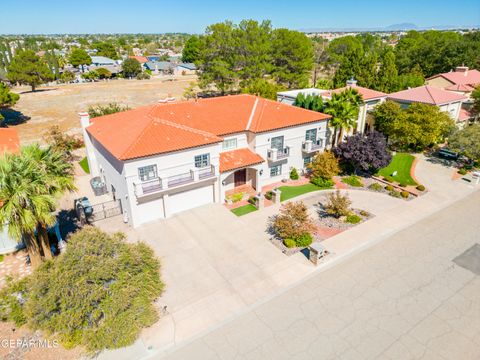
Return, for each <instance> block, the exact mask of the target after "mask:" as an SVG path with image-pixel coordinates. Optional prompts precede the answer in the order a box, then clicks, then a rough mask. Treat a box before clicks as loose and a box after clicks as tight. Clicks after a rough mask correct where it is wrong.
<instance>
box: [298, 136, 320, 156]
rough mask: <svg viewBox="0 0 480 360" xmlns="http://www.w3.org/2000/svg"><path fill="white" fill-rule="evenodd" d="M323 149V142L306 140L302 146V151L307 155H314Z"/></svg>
mask: <svg viewBox="0 0 480 360" xmlns="http://www.w3.org/2000/svg"><path fill="white" fill-rule="evenodd" d="M322 149H323V140H322V139H318V140H315V141H313V140H305V141H304V142H303V144H302V151H303V152H305V153H312V152H316V151H320V150H322Z"/></svg>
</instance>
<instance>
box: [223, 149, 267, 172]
mask: <svg viewBox="0 0 480 360" xmlns="http://www.w3.org/2000/svg"><path fill="white" fill-rule="evenodd" d="M264 161H265V160H263V158H262V157H261V156H260V155H258V154H256V153H254V152H253V151H252V150H250V149H248V148H243V149H238V150H232V151H226V152H222V153H220V172H226V171H231V170H235V169H240V168H243V167H246V166H252V165H256V164H260V163H262V162H264Z"/></svg>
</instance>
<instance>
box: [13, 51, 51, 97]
mask: <svg viewBox="0 0 480 360" xmlns="http://www.w3.org/2000/svg"><path fill="white" fill-rule="evenodd" d="M7 70H8V73H7V77H8V79H9V80H10V81H11V82H13V83H19V84H25V85H30V86H31V88H32V91H35V89H36V87H37V86H38V85H41V84H44V83H45V82H47V81H50V80H53V77H54V76H53V73H52V72H51V70H50V69H49V68H48V66H47V64H46V63H45V62H44V61H43V60H42V59H41V58H40V57H39V56H38V55H36V54H35V52H34V51H33V50H22V51H18V52H17V54H16V55H15V56H14V58H13V59H12V61H11V63H10V65H9V66H8V68H7Z"/></svg>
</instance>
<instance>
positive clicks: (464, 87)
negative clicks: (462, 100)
mask: <svg viewBox="0 0 480 360" xmlns="http://www.w3.org/2000/svg"><path fill="white" fill-rule="evenodd" d="M445 90H450V91H459V92H470V91H473V90H475V87H474V86H471V85H468V84H454V85H450V86H447V87H446V88H445Z"/></svg>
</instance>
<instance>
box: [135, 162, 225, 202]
mask: <svg viewBox="0 0 480 360" xmlns="http://www.w3.org/2000/svg"><path fill="white" fill-rule="evenodd" d="M215 176H216V173H215V166H214V165H210V166H208V167H205V168H201V169H197V170H189V171H187V172H185V173H181V174H177V175H172V176H168V177H164V178H160V177H157V178H155V179H152V180H147V181H140V182H134V184H133V185H134V191H135V195H136V196H137V198H138V197H143V196H147V195H152V194H156V193H159V192H167V191H168V190H170V189H173V188H177V187H181V186H183V185H188V184H191V183H196V182H200V181H204V180H207V179H211V178H214V177H215Z"/></svg>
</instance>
